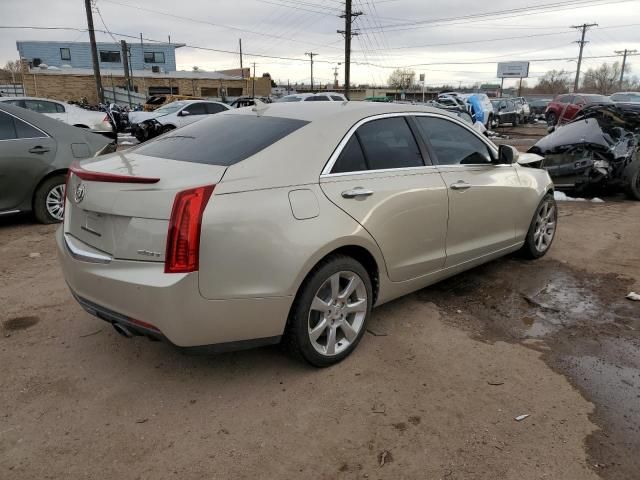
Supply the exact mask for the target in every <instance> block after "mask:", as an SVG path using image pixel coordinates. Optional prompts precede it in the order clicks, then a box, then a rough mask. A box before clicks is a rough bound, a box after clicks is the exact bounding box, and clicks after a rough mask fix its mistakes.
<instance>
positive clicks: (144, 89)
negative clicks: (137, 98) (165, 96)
mask: <svg viewBox="0 0 640 480" xmlns="http://www.w3.org/2000/svg"><path fill="white" fill-rule="evenodd" d="M140 54H141V55H142V93H143V94H144V95H146V94H147V81H146V80H145V79H144V43H143V41H142V32H140ZM114 99H115V97H114Z"/></svg>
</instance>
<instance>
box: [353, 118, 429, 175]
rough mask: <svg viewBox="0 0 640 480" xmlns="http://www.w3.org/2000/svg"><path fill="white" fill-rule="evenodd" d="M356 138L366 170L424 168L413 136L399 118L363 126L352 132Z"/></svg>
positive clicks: (402, 119)
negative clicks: (360, 146) (364, 160)
mask: <svg viewBox="0 0 640 480" xmlns="http://www.w3.org/2000/svg"><path fill="white" fill-rule="evenodd" d="M356 135H358V139H359V140H360V144H361V145H362V149H363V150H364V155H365V158H366V161H367V165H368V166H369V169H370V170H379V169H383V168H406V167H421V166H423V165H424V162H423V161H422V155H421V154H420V149H419V148H418V144H417V143H416V140H415V138H413V133H411V129H410V128H409V125H407V121H406V120H405V119H404V118H402V117H393V118H383V119H380V120H373V121H372V122H369V123H365V124H364V125H362V126H361V127H360V128H358V130H356Z"/></svg>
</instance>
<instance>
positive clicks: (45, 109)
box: [24, 100, 64, 113]
mask: <svg viewBox="0 0 640 480" xmlns="http://www.w3.org/2000/svg"><path fill="white" fill-rule="evenodd" d="M24 104H25V107H26V108H27V109H28V110H31V111H34V112H38V113H60V112H58V109H57V108H56V105H57V104H56V103H54V102H47V101H46V100H25V101H24ZM63 110H64V108H63Z"/></svg>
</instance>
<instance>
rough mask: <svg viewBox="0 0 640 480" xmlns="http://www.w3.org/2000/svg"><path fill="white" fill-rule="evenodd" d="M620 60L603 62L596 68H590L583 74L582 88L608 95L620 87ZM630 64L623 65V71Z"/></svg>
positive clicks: (626, 69) (628, 67) (586, 90)
mask: <svg viewBox="0 0 640 480" xmlns="http://www.w3.org/2000/svg"><path fill="white" fill-rule="evenodd" d="M621 69H622V66H621V65H620V62H614V63H603V64H602V65H600V66H599V67H598V68H590V69H589V70H587V71H586V72H585V74H584V80H583V81H582V90H583V91H585V92H589V93H600V94H602V95H608V94H610V93H613V92H615V91H617V90H618V88H619V87H620V73H621ZM629 70H630V65H625V68H624V71H625V73H628V72H629Z"/></svg>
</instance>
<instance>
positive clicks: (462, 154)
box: [416, 115, 523, 267]
mask: <svg viewBox="0 0 640 480" xmlns="http://www.w3.org/2000/svg"><path fill="white" fill-rule="evenodd" d="M416 123H417V125H418V127H419V131H420V133H421V134H422V135H423V136H424V137H425V139H426V141H427V143H428V145H429V149H430V150H429V151H430V153H431V157H432V158H433V159H434V163H436V164H437V165H438V170H439V171H440V173H441V175H442V178H443V180H444V182H445V184H446V185H447V187H448V193H449V221H448V229H447V240H446V255H447V259H446V262H445V266H446V267H452V266H455V265H459V264H461V263H464V262H468V261H470V260H473V259H476V258H479V257H483V256H485V255H489V254H491V253H493V252H496V251H499V250H502V249H505V248H507V247H510V246H512V245H513V244H514V243H515V225H516V216H515V215H516V212H518V211H521V209H520V210H519V209H518V207H517V205H519V204H520V203H522V199H521V198H522V195H521V194H522V193H523V191H522V187H521V185H520V181H519V179H518V174H517V172H516V169H515V167H514V166H513V165H496V164H495V163H493V161H494V160H493V159H494V158H496V157H497V152H496V151H495V149H494V148H492V147H491V146H490V145H489V144H488V143H487V142H486V141H485V140H484V139H483V138H482V137H481V136H480V135H478V134H476V133H475V132H474V131H473V130H471V129H470V128H467V127H466V126H464V125H463V124H462V123H460V122H457V121H455V120H453V119H448V118H445V117H443V116H437V115H427V116H417V117H416Z"/></svg>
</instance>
